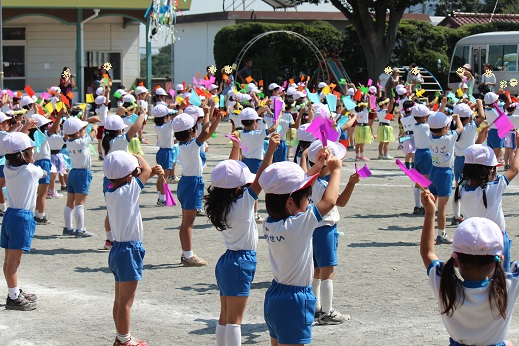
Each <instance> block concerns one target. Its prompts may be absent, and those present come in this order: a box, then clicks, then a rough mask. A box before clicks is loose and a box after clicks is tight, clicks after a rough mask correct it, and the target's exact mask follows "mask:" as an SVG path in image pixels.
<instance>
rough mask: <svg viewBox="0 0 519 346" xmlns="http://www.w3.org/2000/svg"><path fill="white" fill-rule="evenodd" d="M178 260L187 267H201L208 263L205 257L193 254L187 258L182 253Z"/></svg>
mask: <svg viewBox="0 0 519 346" xmlns="http://www.w3.org/2000/svg"><path fill="white" fill-rule="evenodd" d="M180 262H181V263H182V264H183V265H185V266H187V267H203V266H206V265H207V264H208V263H207V261H206V260H205V259H203V258H202V257H198V256H197V255H195V254H193V257H191V258H187V259H186V258H185V257H184V255H182V257H180Z"/></svg>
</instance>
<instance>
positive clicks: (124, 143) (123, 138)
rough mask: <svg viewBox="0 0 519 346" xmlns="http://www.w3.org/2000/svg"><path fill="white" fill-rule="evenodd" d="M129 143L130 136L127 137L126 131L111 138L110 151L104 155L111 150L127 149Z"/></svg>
mask: <svg viewBox="0 0 519 346" xmlns="http://www.w3.org/2000/svg"><path fill="white" fill-rule="evenodd" d="M129 143H130V138H128V135H127V134H126V133H125V134H123V135H119V136H117V137H114V138H112V140H111V141H110V151H109V152H108V153H107V154H106V155H108V154H110V153H111V152H112V151H117V150H122V151H128V144H129Z"/></svg>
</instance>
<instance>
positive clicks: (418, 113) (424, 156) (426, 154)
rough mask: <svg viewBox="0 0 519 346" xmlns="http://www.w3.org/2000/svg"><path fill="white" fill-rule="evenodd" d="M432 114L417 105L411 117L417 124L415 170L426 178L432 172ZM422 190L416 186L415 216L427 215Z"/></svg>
mask: <svg viewBox="0 0 519 346" xmlns="http://www.w3.org/2000/svg"><path fill="white" fill-rule="evenodd" d="M430 113H431V112H430V111H429V109H428V108H427V107H426V106H424V105H416V106H414V107H413V110H412V111H411V116H413V117H414V120H415V121H416V124H415V125H414V131H413V134H414V143H415V147H416V151H415V154H414V168H416V170H417V171H418V172H420V174H422V175H423V176H425V177H428V176H429V171H430V170H431V166H432V161H431V151H430V150H429V134H430V130H429V125H428V124H427V118H428V116H429V114H430ZM420 192H421V189H420V187H419V186H418V184H415V185H414V202H415V207H414V210H413V214H414V215H425V209H424V208H423V207H422V203H421V202H420Z"/></svg>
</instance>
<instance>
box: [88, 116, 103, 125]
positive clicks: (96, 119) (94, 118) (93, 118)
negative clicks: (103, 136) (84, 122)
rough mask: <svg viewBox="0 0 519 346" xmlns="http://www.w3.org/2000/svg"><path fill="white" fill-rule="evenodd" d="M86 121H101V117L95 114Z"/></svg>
mask: <svg viewBox="0 0 519 346" xmlns="http://www.w3.org/2000/svg"><path fill="white" fill-rule="evenodd" d="M88 122H89V123H98V122H101V119H100V118H99V117H98V116H97V115H96V116H93V117H90V118H88Z"/></svg>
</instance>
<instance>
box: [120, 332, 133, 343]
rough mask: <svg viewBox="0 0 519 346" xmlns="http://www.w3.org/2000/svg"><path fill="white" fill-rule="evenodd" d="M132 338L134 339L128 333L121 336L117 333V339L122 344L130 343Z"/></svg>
mask: <svg viewBox="0 0 519 346" xmlns="http://www.w3.org/2000/svg"><path fill="white" fill-rule="evenodd" d="M131 338H132V335H131V334H130V333H128V334H119V333H117V339H119V342H120V343H121V344H124V343H126V342H128V341H130V340H131Z"/></svg>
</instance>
